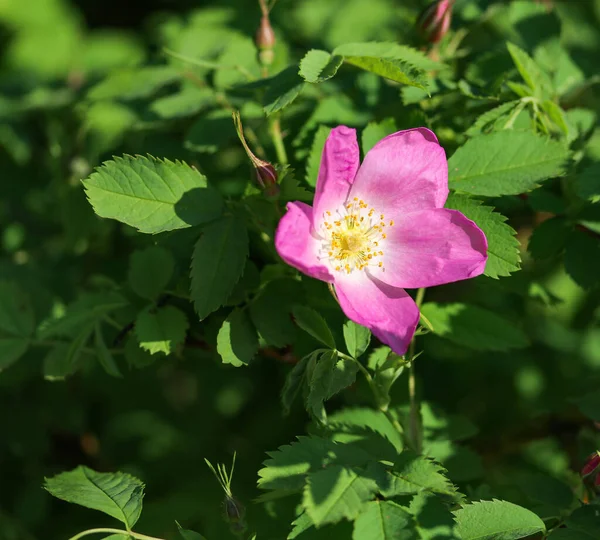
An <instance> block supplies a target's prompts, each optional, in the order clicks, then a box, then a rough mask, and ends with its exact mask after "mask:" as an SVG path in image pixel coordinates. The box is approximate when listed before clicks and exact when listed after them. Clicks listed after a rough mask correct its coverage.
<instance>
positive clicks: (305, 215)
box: [275, 202, 333, 282]
mask: <svg viewBox="0 0 600 540" xmlns="http://www.w3.org/2000/svg"><path fill="white" fill-rule="evenodd" d="M312 222H313V209H312V207H310V206H308V205H307V204H304V203H301V202H291V203H288V205H287V212H286V213H285V215H284V216H283V217H282V218H281V220H280V221H279V225H278V226H277V231H276V232H275V248H276V249H277V253H279V256H280V257H281V258H282V259H283V260H284V261H285V262H286V263H287V264H289V265H290V266H293V267H294V268H297V269H298V270H300V271H301V272H304V273H305V274H307V275H309V276H311V277H314V278H316V279H320V280H322V281H329V282H331V281H333V277H332V276H331V274H330V273H329V270H328V269H327V267H326V266H325V265H323V264H322V263H321V261H319V259H318V253H319V247H320V241H319V238H318V236H317V235H316V234H315V233H314V231H313V227H312Z"/></svg>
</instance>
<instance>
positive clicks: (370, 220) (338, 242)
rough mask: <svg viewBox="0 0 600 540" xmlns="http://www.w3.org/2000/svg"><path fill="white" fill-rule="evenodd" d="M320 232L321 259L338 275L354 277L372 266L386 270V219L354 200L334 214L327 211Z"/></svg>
mask: <svg viewBox="0 0 600 540" xmlns="http://www.w3.org/2000/svg"><path fill="white" fill-rule="evenodd" d="M323 217H324V221H323V223H322V225H321V228H320V230H319V233H320V235H321V238H322V240H321V251H320V255H319V258H320V259H321V260H327V261H329V263H330V264H331V266H332V268H334V269H335V270H336V271H338V272H346V273H347V274H351V273H352V272H354V271H358V270H364V269H365V268H367V267H369V266H372V267H378V268H381V269H382V270H383V271H385V268H383V260H382V258H383V247H384V244H385V240H386V237H387V235H386V233H385V232H384V229H385V228H386V227H392V226H393V225H394V222H393V221H389V222H388V223H387V224H386V222H385V216H384V215H383V214H381V213H379V212H377V211H376V210H375V208H373V207H371V206H369V205H368V204H366V203H365V202H364V201H363V200H360V199H358V197H354V199H353V200H352V201H348V202H347V203H346V204H345V205H344V206H341V207H340V208H338V209H336V210H335V211H333V212H331V211H326V212H325V213H324V214H323Z"/></svg>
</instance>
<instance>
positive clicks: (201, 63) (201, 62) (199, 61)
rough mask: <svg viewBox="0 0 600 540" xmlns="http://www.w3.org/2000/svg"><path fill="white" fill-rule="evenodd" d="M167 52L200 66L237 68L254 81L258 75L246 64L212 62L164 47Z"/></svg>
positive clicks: (183, 60)
mask: <svg viewBox="0 0 600 540" xmlns="http://www.w3.org/2000/svg"><path fill="white" fill-rule="evenodd" d="M163 51H164V52H165V54H167V55H169V56H172V57H173V58H176V59H177V60H181V61H182V62H187V63H188V64H191V65H193V66H198V67H202V68H207V69H235V70H236V71H239V72H240V73H241V74H242V75H244V77H246V78H247V79H248V80H249V81H254V80H255V79H256V77H255V76H254V75H253V74H252V73H250V72H249V71H248V70H247V69H246V68H245V67H244V66H240V65H238V64H219V63H218V62H211V61H210V60H202V59H200V58H192V57H191V56H186V55H185V54H179V53H176V52H175V51H172V50H170V49H167V48H165V49H163Z"/></svg>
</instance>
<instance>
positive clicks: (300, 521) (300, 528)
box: [287, 512, 314, 540]
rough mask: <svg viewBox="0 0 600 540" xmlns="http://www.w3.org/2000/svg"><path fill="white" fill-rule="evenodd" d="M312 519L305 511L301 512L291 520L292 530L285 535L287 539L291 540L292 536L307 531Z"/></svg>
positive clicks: (294, 536) (311, 524)
mask: <svg viewBox="0 0 600 540" xmlns="http://www.w3.org/2000/svg"><path fill="white" fill-rule="evenodd" d="M313 525H314V524H313V522H312V520H311V519H310V518H309V517H308V514H307V513H306V512H302V514H300V515H299V516H298V517H297V518H296V519H295V520H294V521H292V526H293V528H292V530H291V531H290V534H288V535H287V540H293V539H294V538H296V537H298V536H299V535H301V534H302V533H303V532H305V531H307V530H308V529H310V528H311V527H313Z"/></svg>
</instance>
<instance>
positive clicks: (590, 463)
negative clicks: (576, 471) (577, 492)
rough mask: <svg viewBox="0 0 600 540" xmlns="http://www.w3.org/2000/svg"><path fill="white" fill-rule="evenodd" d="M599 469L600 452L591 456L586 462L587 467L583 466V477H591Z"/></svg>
mask: <svg viewBox="0 0 600 540" xmlns="http://www.w3.org/2000/svg"><path fill="white" fill-rule="evenodd" d="M598 468H600V452H597V451H596V452H594V453H593V454H590V455H589V456H588V458H587V459H586V460H585V465H584V466H583V469H581V476H583V477H586V476H589V475H590V474H592V473H593V472H594V471H596V470H598ZM599 474H600V473H599ZM597 480H598V478H597V477H596V481H597Z"/></svg>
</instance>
